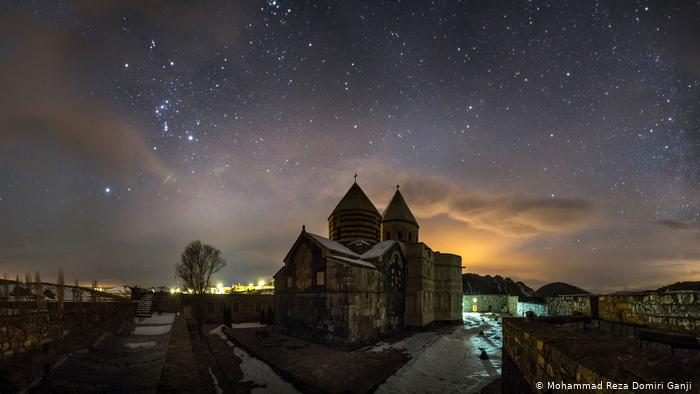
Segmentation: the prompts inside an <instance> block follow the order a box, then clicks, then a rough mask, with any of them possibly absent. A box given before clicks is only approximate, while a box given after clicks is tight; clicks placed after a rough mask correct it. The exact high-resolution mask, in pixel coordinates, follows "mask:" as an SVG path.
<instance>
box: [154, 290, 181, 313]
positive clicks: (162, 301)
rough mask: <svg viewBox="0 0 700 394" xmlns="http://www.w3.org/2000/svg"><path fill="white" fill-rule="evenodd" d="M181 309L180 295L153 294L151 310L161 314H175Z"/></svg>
mask: <svg viewBox="0 0 700 394" xmlns="http://www.w3.org/2000/svg"><path fill="white" fill-rule="evenodd" d="M181 309H182V294H172V293H167V292H162V291H161V292H158V293H154V294H153V310H154V311H156V312H162V313H177V312H180V310H181Z"/></svg>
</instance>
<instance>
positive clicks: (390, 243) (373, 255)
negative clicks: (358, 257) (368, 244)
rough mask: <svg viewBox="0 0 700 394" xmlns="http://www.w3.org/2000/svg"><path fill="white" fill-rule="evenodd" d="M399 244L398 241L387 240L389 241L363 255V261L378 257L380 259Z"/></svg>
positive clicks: (373, 247) (377, 245) (375, 246)
mask: <svg viewBox="0 0 700 394" xmlns="http://www.w3.org/2000/svg"><path fill="white" fill-rule="evenodd" d="M396 243H397V241H394V240H387V241H382V242H380V243H378V244H376V245H374V246H372V248H371V249H370V250H368V251H366V252H364V253H363V254H362V258H363V259H373V258H376V257H379V256H381V255H383V254H384V253H385V252H386V251H387V250H389V249H391V247H392V246H394V245H395V244H396Z"/></svg>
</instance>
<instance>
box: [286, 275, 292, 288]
mask: <svg viewBox="0 0 700 394" xmlns="http://www.w3.org/2000/svg"><path fill="white" fill-rule="evenodd" d="M287 287H292V277H291V276H290V277H287Z"/></svg>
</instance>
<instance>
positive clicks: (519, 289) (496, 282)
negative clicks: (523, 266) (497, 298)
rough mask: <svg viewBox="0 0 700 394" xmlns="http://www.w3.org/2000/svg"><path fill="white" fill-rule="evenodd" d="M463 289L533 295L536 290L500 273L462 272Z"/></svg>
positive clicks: (466, 292)
mask: <svg viewBox="0 0 700 394" xmlns="http://www.w3.org/2000/svg"><path fill="white" fill-rule="evenodd" d="M462 291H463V292H464V293H465V294H510V295H514V296H522V297H533V296H535V291H534V290H532V289H531V288H530V287H528V286H527V285H526V284H525V283H523V282H515V281H513V280H512V279H510V278H504V277H502V276H500V275H496V276H491V275H484V276H481V275H479V274H462Z"/></svg>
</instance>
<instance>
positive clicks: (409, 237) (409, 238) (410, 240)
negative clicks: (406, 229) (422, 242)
mask: <svg viewBox="0 0 700 394" xmlns="http://www.w3.org/2000/svg"><path fill="white" fill-rule="evenodd" d="M408 242H413V233H408Z"/></svg>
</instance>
